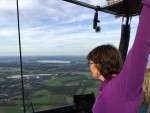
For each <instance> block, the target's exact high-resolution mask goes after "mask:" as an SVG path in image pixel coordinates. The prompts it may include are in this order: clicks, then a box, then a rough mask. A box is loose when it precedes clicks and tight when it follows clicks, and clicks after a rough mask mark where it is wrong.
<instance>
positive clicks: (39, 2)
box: [0, 0, 139, 56]
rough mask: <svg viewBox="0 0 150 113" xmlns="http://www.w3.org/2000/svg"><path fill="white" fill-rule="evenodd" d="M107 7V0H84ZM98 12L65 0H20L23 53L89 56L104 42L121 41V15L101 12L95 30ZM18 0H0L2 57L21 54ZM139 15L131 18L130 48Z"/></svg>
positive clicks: (0, 44) (84, 0)
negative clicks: (94, 23)
mask: <svg viewBox="0 0 150 113" xmlns="http://www.w3.org/2000/svg"><path fill="white" fill-rule="evenodd" d="M81 1H83V2H86V3H89V4H92V5H99V6H105V5H106V4H107V2H106V0H81ZM94 13H95V11H94V10H92V9H89V8H85V7H81V6H78V5H75V4H71V3H68V2H65V1H62V0H19V14H20V34H21V45H22V55H23V56H37V55H39V56H45V55H87V54H88V53H89V52H90V51H91V50H92V49H93V48H94V47H96V46H99V45H101V44H113V45H115V46H116V47H118V45H119V42H120V33H121V24H122V18H121V17H120V18H117V19H115V17H114V15H111V14H106V13H103V12H99V20H100V23H98V25H99V26H101V32H100V33H95V31H94V29H93V18H94ZM16 14H17V9H16V0H0V56H18V55H19V45H18V44H19V40H18V33H17V32H18V31H17V30H18V28H17V15H16ZM138 18H139V17H138V16H136V17H133V18H132V21H131V35H130V36H131V38H130V45H129V48H131V46H132V44H133V41H134V37H135V34H136V30H137V25H138V21H139V19H138Z"/></svg>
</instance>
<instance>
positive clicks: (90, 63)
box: [88, 62, 97, 67]
mask: <svg viewBox="0 0 150 113" xmlns="http://www.w3.org/2000/svg"><path fill="white" fill-rule="evenodd" d="M92 64H97V63H94V62H88V66H89V67H91V65H92Z"/></svg>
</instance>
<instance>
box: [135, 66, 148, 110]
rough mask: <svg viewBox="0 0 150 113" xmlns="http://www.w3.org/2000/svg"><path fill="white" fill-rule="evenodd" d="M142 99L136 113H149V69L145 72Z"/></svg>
mask: <svg viewBox="0 0 150 113" xmlns="http://www.w3.org/2000/svg"><path fill="white" fill-rule="evenodd" d="M142 89H143V98H142V102H141V105H140V107H139V111H138V113H150V68H147V69H146V70H145V76H144V83H143V88H142Z"/></svg>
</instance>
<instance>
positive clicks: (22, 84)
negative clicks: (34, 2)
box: [16, 0, 26, 113]
mask: <svg viewBox="0 0 150 113" xmlns="http://www.w3.org/2000/svg"><path fill="white" fill-rule="evenodd" d="M16 3H17V22H18V38H19V53H20V68H21V70H20V72H21V86H22V98H23V108H24V113H25V112H26V108H25V98H24V81H23V71H22V52H21V39H20V22H19V5H18V0H16Z"/></svg>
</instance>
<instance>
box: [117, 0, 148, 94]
mask: <svg viewBox="0 0 150 113" xmlns="http://www.w3.org/2000/svg"><path fill="white" fill-rule="evenodd" d="M142 3H143V9H142V12H141V15H140V20H139V25H138V29H137V33H136V37H135V41H134V44H133V46H132V48H131V50H130V51H129V53H128V56H127V58H126V61H125V63H124V66H123V68H122V70H121V72H120V74H119V75H118V77H117V79H116V82H117V83H119V84H118V85H120V86H118V87H120V88H122V87H123V88H122V90H124V92H125V93H127V95H128V96H129V95H130V96H131V95H133V94H135V95H136V94H137V93H138V92H139V91H140V90H141V87H142V84H143V80H144V71H145V68H146V65H147V61H148V60H147V59H148V55H149V53H150V0H143V1H142ZM117 83H116V84H117Z"/></svg>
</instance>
